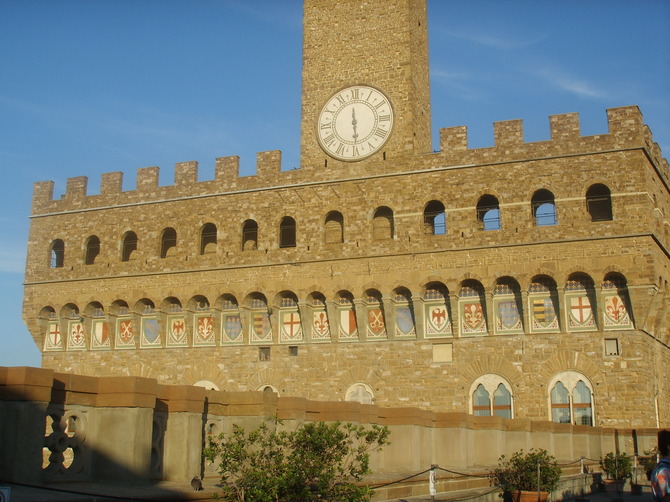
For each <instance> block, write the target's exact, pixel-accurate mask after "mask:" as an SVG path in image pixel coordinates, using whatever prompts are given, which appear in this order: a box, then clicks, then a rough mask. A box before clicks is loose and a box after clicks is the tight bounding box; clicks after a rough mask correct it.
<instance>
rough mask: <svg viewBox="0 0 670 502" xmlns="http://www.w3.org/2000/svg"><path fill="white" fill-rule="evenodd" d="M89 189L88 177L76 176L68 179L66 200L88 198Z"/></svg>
mask: <svg viewBox="0 0 670 502" xmlns="http://www.w3.org/2000/svg"><path fill="white" fill-rule="evenodd" d="M87 187H88V176H75V177H73V178H68V179H67V184H66V187H65V198H66V199H70V200H71V199H83V198H84V197H86V189H87Z"/></svg>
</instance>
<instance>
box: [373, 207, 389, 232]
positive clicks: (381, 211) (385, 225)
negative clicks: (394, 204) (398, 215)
mask: <svg viewBox="0 0 670 502" xmlns="http://www.w3.org/2000/svg"><path fill="white" fill-rule="evenodd" d="M393 233H394V228H393V210H392V209H391V208H389V207H385V206H383V207H378V208H377V209H376V210H375V214H374V216H373V217H372V238H373V239H393Z"/></svg>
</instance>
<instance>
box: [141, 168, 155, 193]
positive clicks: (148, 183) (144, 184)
mask: <svg viewBox="0 0 670 502" xmlns="http://www.w3.org/2000/svg"><path fill="white" fill-rule="evenodd" d="M159 173H160V167H158V166H152V167H140V168H139V169H138V170H137V190H138V191H145V192H148V191H150V190H153V189H155V188H157V187H158V175H159Z"/></svg>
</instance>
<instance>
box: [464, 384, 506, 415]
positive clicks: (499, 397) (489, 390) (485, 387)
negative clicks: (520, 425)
mask: <svg viewBox="0 0 670 502" xmlns="http://www.w3.org/2000/svg"><path fill="white" fill-rule="evenodd" d="M511 389H512V386H511V385H510V383H509V382H508V381H507V380H506V379H504V378H503V377H501V376H500V375H495V374H487V375H483V376H481V377H479V378H478V379H477V380H475V382H474V383H473V384H472V386H471V387H470V397H471V411H472V414H473V415H474V416H476V417H490V416H498V417H503V418H514V409H513V398H512V392H511ZM491 396H493V399H491Z"/></svg>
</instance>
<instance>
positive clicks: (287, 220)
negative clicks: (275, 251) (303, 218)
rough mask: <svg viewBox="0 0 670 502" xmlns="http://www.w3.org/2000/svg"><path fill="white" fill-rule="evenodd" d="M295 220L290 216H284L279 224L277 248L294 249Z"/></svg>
mask: <svg viewBox="0 0 670 502" xmlns="http://www.w3.org/2000/svg"><path fill="white" fill-rule="evenodd" d="M295 234H296V231H295V220H294V219H293V218H291V217H290V216H284V217H283V218H282V219H281V222H280V223H279V247H280V248H294V247H295Z"/></svg>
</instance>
